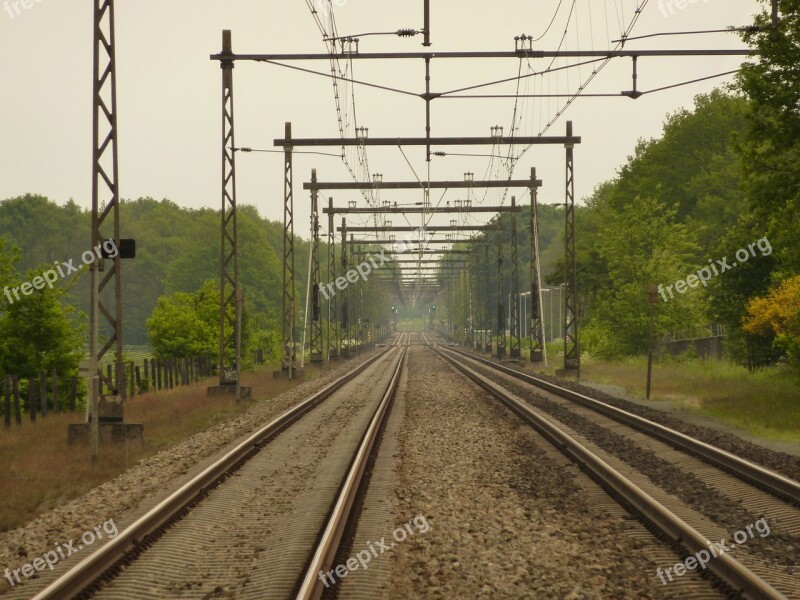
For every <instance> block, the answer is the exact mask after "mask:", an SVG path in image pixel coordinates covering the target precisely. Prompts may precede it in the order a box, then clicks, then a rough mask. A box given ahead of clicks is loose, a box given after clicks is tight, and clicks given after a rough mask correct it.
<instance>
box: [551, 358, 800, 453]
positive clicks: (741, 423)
mask: <svg viewBox="0 0 800 600" xmlns="http://www.w3.org/2000/svg"><path fill="white" fill-rule="evenodd" d="M547 350H548V357H549V358H550V367H549V368H548V369H547V371H546V372H549V373H551V374H552V373H554V371H555V368H559V367H560V366H561V362H562V361H563V356H564V354H563V345H561V346H560V345H559V344H557V343H554V344H548V348H547ZM581 379H582V380H584V381H591V382H595V383H603V384H612V385H617V386H620V387H622V388H624V389H625V390H626V391H627V392H628V393H629V394H631V395H633V396H637V397H639V398H644V397H645V390H646V384H647V358H646V357H643V356H642V357H632V358H628V359H625V360H622V361H615V362H610V361H601V360H597V359H593V358H592V357H590V356H587V355H585V354H584V355H583V356H582V357H581ZM651 400H654V401H659V400H666V401H671V402H673V403H675V404H677V405H678V406H680V407H681V408H683V409H685V410H689V411H691V412H694V413H697V414H701V415H705V416H708V417H713V418H715V419H717V420H719V421H721V422H723V423H726V424H728V425H732V426H734V427H738V428H740V429H743V430H745V431H748V432H749V433H751V434H753V435H756V436H758V437H761V438H764V439H768V440H772V441H780V442H800V376H799V375H798V374H796V373H791V372H789V371H785V370H781V369H779V368H770V369H765V370H763V371H760V372H757V373H750V372H749V371H748V370H747V369H746V368H744V367H742V366H740V365H736V364H734V363H731V362H729V361H725V360H700V359H668V360H665V361H664V362H660V363H655V364H654V365H653V376H652V387H651Z"/></svg>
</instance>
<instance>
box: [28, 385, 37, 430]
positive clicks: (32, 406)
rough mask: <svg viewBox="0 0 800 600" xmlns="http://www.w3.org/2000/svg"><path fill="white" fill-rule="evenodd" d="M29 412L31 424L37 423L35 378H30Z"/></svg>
mask: <svg viewBox="0 0 800 600" xmlns="http://www.w3.org/2000/svg"><path fill="white" fill-rule="evenodd" d="M28 412H30V414H31V423H36V386H34V385H33V377H29V378H28Z"/></svg>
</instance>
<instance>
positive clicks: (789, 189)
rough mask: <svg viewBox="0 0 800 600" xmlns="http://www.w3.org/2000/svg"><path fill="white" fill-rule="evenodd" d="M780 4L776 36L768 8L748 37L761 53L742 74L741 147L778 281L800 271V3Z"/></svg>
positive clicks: (790, 0) (752, 198)
mask: <svg viewBox="0 0 800 600" xmlns="http://www.w3.org/2000/svg"><path fill="white" fill-rule="evenodd" d="M760 2H761V4H763V5H765V6H766V7H770V6H771V2H769V1H767V0H760ZM778 5H779V8H780V19H781V20H780V24H779V25H778V27H777V31H776V32H775V33H776V34H777V35H773V31H772V27H771V25H772V23H771V17H770V14H769V13H768V12H767V11H766V10H765V11H763V12H762V13H761V14H760V15H758V16H757V17H756V25H757V26H758V29H757V30H755V29H754V30H751V31H748V32H746V33H744V34H743V37H744V39H745V41H747V42H748V43H749V44H750V45H751V47H752V48H753V49H754V50H756V51H757V52H758V54H757V56H756V57H755V58H753V59H752V60H751V61H749V62H747V63H745V64H744V65H742V69H741V71H740V73H739V75H738V85H739V87H740V88H741V90H742V91H743V92H744V93H745V94H746V95H747V97H748V99H749V100H750V111H749V113H748V115H747V128H746V132H745V134H744V136H743V138H742V144H741V145H740V151H741V154H742V158H743V162H742V164H743V166H744V169H745V173H746V179H745V191H746V193H747V199H748V201H749V202H750V207H751V209H752V210H753V211H754V213H755V215H756V217H757V220H758V222H759V223H761V224H764V225H765V226H766V230H767V233H768V236H769V239H770V242H771V243H772V245H773V247H774V248H775V257H776V262H775V268H776V272H775V274H774V275H773V280H774V281H775V282H779V281H781V280H783V279H786V278H787V277H790V276H791V275H794V274H796V273H800V238H798V235H797V232H798V231H800V78H798V75H797V65H798V64H800V0H780V1H779V3H778Z"/></svg>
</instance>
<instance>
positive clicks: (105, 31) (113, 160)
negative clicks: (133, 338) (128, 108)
mask: <svg viewBox="0 0 800 600" xmlns="http://www.w3.org/2000/svg"><path fill="white" fill-rule="evenodd" d="M115 39H116V36H115V26H114V0H95V2H94V34H93V44H94V48H93V67H94V69H93V84H92V86H93V87H92V104H93V114H92V141H93V146H92V233H91V242H92V248H97V246H98V244H102V243H103V242H104V241H105V240H107V239H113V240H114V243H115V245H116V247H117V248H119V247H120V215H119V156H118V148H117V146H118V138H117V134H118V131H119V130H118V128H117V67H116V41H115ZM109 102H110V104H109ZM109 163H110V169H109V168H108V167H109ZM101 204H102V206H101ZM108 221H110V222H111V223H110V228H111V229H112V232H111V235H108V234H109V232H108V231H106V232H105V234H104V233H103V232H102V231H101V229H104V228H105V227H106V226H107V225H108V223H107V222H108ZM109 260H110V262H111V265H112V266H111V268H110V270H109V271H108V272H107V273H106V275H105V276H104V277H103V278H102V279H100V278H99V273H100V272H101V271H103V270H104V266H105V260H104V259H102V258H99V257H98V258H97V261H96V265H95V264H93V266H94V267H95V268H94V269H93V271H92V272H93V275H94V277H95V278H96V279H98V280H99V281H95V284H93V285H92V292H91V297H90V311H94V312H95V317H97V314H98V313H102V314H103V316H104V318H105V322H106V325H107V327H108V328H109V329H111V333H110V334H109V335H108V336H106V337H105V339H104V340H103V341H102V343H100V344H99V346H98V342H100V336H101V334H102V332H101V331H100V327H99V322H98V321H99V319H98V318H95V319H93V320H91V321H90V329H89V352H90V354H91V358H92V360H93V361H94V365H93V367H92V369H93V370H91V371H90V377H91V376H94V374H95V373H96V372H97V365H99V364H100V362H101V360H102V358H103V356H105V354H106V352H107V351H108V350H110V349H111V347H112V346H113V347H114V348H115V350H116V356H115V362H114V364H115V379H116V381H115V382H113V383H112V382H111V381H106V384H107V386H108V388H109V389H112V390H114V388H113V387H112V386H113V385H114V384H116V385H117V386H118V388H117V389H116V390H114V391H115V392H116V393H118V394H119V395H120V397H121V398H122V399H123V400H124V399H125V394H126V393H125V385H124V381H125V370H124V365H123V363H122V270H121V264H122V263H121V260H120V252H119V251H118V252H117V254H116V256H115V257H114V258H113V259H109ZM109 286H113V290H114V307H113V308H112V309H110V310H109V308H108V307H106V306H105V305H104V303H103V301H102V299H101V296H102V294H103V291H104V290H105V289H106V288H108V287H109ZM100 376H101V377H102V378H104V379H105V376H104V375H102V374H101V375H100ZM120 384H122V385H120ZM98 389H99V387H98Z"/></svg>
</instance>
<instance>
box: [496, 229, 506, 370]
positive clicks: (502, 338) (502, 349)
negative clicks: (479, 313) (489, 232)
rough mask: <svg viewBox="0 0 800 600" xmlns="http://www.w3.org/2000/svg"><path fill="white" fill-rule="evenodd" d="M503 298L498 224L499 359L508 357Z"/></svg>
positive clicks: (501, 243)
mask: <svg viewBox="0 0 800 600" xmlns="http://www.w3.org/2000/svg"><path fill="white" fill-rule="evenodd" d="M504 300H505V299H504V298H503V222H502V220H500V219H498V222H497V335H498V338H497V358H503V357H504V356H505V355H506V315H505V302H504Z"/></svg>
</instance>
